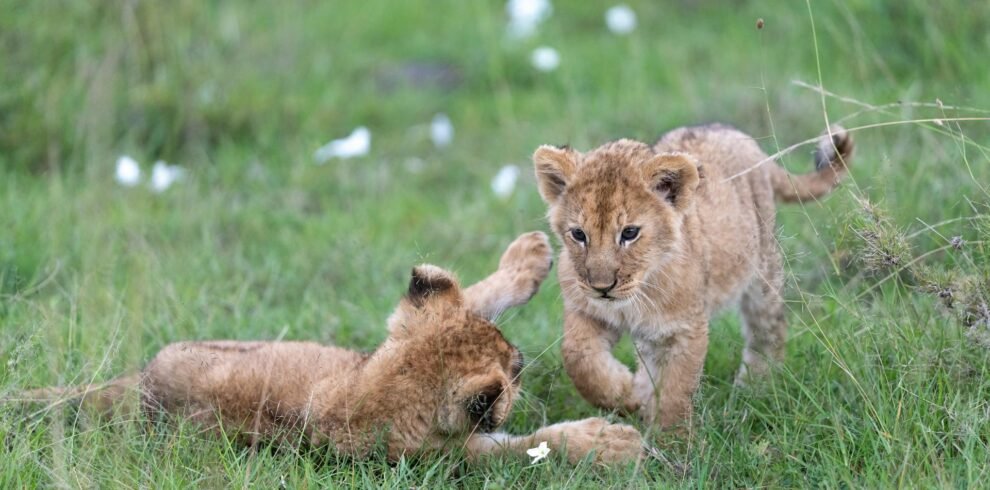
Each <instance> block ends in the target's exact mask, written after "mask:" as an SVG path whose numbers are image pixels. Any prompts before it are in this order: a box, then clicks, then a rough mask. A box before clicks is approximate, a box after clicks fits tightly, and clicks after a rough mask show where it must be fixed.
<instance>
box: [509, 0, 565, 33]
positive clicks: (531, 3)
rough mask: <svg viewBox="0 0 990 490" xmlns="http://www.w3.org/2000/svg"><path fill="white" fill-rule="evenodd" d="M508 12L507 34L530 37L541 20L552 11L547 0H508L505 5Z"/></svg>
mask: <svg viewBox="0 0 990 490" xmlns="http://www.w3.org/2000/svg"><path fill="white" fill-rule="evenodd" d="M505 11H506V13H508V14H509V36H511V37H514V38H517V39H519V38H525V37H530V36H532V35H533V34H535V33H536V28H537V27H538V26H539V25H540V23H541V22H543V21H544V20H546V19H547V18H548V17H550V14H552V13H553V6H551V5H550V1H549V0H509V2H508V3H507V4H506V5H505Z"/></svg>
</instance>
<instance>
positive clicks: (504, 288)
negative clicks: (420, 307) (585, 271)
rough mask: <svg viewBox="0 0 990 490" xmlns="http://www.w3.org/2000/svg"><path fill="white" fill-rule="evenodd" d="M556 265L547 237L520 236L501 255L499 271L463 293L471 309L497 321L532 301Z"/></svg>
mask: <svg viewBox="0 0 990 490" xmlns="http://www.w3.org/2000/svg"><path fill="white" fill-rule="evenodd" d="M551 265H553V249H552V248H550V240H549V239H547V236H546V234H544V233H543V232H539V231H533V232H530V233H526V234H523V235H520V236H519V238H516V239H515V241H513V242H512V243H511V244H510V245H509V248H507V249H506V250H505V253H503V254H502V258H501V260H499V263H498V270H497V271H495V272H494V273H492V275H490V276H488V277H487V278H485V279H483V280H481V281H480V282H478V283H476V284H474V285H473V286H471V287H469V288H467V289H465V290H464V293H463V294H464V300H465V301H466V302H467V306H468V309H470V310H471V311H473V312H474V313H475V314H477V315H479V316H482V317H484V318H488V319H491V320H494V319H495V318H497V317H498V316H499V315H500V314H501V313H502V312H503V311H505V310H507V309H509V308H511V307H513V306H518V305H521V304H523V303H526V302H527V301H529V299H530V298H532V297H533V295H534V294H536V291H537V290H538V289H539V288H540V283H542V282H543V280H544V279H546V277H547V274H549V273H550V267H551Z"/></svg>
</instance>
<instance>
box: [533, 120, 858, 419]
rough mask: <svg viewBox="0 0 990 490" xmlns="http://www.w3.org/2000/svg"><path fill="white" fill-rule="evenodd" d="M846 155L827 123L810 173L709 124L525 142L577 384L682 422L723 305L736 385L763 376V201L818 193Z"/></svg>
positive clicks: (768, 248) (778, 338) (769, 283)
mask: <svg viewBox="0 0 990 490" xmlns="http://www.w3.org/2000/svg"><path fill="white" fill-rule="evenodd" d="M852 151H853V141H852V138H851V137H850V136H849V135H848V133H847V132H846V131H845V130H843V129H842V128H838V127H835V128H832V130H831V131H830V132H829V136H826V137H823V138H822V140H821V142H820V144H819V145H818V150H817V153H816V155H815V161H816V165H817V172H814V173H810V174H805V175H791V174H790V173H788V172H787V171H786V170H785V169H783V168H782V167H780V166H778V165H777V164H776V163H774V162H768V161H767V159H768V157H767V155H766V154H765V153H764V152H763V151H762V150H760V147H759V146H758V145H757V144H756V142H755V141H754V140H753V139H752V138H751V137H750V136H748V135H746V134H744V133H742V132H740V131H737V130H736V129H733V128H731V127H727V126H723V125H709V126H700V127H688V128H679V129H675V130H673V131H671V132H669V133H667V134H665V135H664V136H663V137H661V138H660V140H659V141H658V142H657V143H656V144H655V145H653V146H652V147H650V146H649V145H646V144H644V143H640V142H637V141H631V140H626V139H623V140H619V141H615V142H612V143H608V144H605V145H603V146H601V147H599V148H596V149H594V150H592V151H590V152H588V153H584V154H582V153H579V152H577V151H575V150H573V149H570V148H567V147H563V148H557V147H553V146H541V147H540V148H539V149H537V150H536V153H535V154H534V155H533V160H534V164H535V167H536V177H537V182H538V186H539V191H540V194H541V196H542V197H543V199H544V201H546V202H547V204H548V205H549V220H550V226H551V227H552V229H553V231H554V232H555V233H556V235H557V236H558V237H559V238H560V240H561V242H563V248H562V250H561V253H560V263H559V266H558V274H559V278H560V287H561V289H562V291H563V295H564V341H563V344H562V351H563V358H564V365H565V368H566V369H567V373H568V374H569V375H570V377H571V379H572V380H573V381H574V384H575V386H576V387H577V389H578V391H579V392H581V394H582V395H583V396H584V397H585V398H586V399H587V400H588V401H590V402H591V403H593V404H595V405H598V406H600V407H604V408H610V409H612V408H617V409H622V410H626V411H630V412H636V411H638V413H639V414H640V415H641V416H642V417H643V418H644V419H645V420H647V421H649V422H652V423H655V424H658V425H659V426H661V427H668V426H671V425H674V424H677V423H679V422H681V421H684V420H685V419H687V418H688V417H690V414H691V399H692V395H693V394H694V392H695V390H696V389H697V387H698V382H699V378H700V376H701V369H702V365H703V363H704V359H705V353H706V351H707V349H708V321H709V318H711V316H712V314H714V313H715V312H716V311H717V310H719V309H720V308H722V307H723V306H725V305H728V304H732V303H736V302H738V304H739V305H740V309H741V311H742V319H743V322H742V325H743V336H744V338H745V342H746V345H745V349H744V350H743V362H742V366H741V367H740V370H739V375H738V376H737V381H739V382H742V381H744V380H745V377H746V374H747V373H749V374H760V373H763V372H765V371H766V370H767V368H768V362H769V361H772V360H775V359H779V358H780V357H781V356H782V354H783V350H784V338H785V334H786V330H787V319H786V312H785V309H784V304H783V300H782V297H781V288H782V286H783V282H784V275H783V272H782V268H781V256H780V251H779V249H778V246H777V241H776V237H775V235H774V226H775V225H774V220H775V207H774V200H775V199H777V200H781V201H785V202H793V201H805V200H809V199H816V198H818V197H821V196H824V195H825V194H827V193H828V192H829V191H830V190H831V189H832V188H833V187H834V186H835V185H836V184H837V183H838V181H839V179H840V178H841V177H842V176H843V175H844V174H845V172H846V165H847V164H848V163H849V158H850V157H851V155H852ZM737 174H738V175H737ZM624 332H628V333H630V334H631V335H632V338H633V340H634V343H635V345H636V349H637V353H638V358H639V362H638V369H637V371H636V374H635V375H633V374H632V373H631V372H630V370H629V369H628V368H627V367H626V366H625V365H623V364H622V363H620V362H618V361H617V360H616V359H615V358H614V357H613V356H612V355H611V349H612V347H613V346H614V345H615V343H616V341H617V340H618V339H619V336H620V335H621V334H622V333H624Z"/></svg>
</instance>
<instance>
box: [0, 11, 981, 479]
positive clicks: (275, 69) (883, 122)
mask: <svg viewBox="0 0 990 490" xmlns="http://www.w3.org/2000/svg"><path fill="white" fill-rule="evenodd" d="M628 5H629V6H630V7H631V8H632V10H633V11H635V13H636V16H637V21H638V25H637V28H636V29H635V30H634V31H633V32H631V33H629V34H627V35H619V34H615V33H613V32H610V30H609V29H608V28H607V27H606V24H605V20H604V15H605V11H606V9H608V8H609V7H611V6H613V4H611V3H599V2H578V1H568V2H564V1H557V2H553V11H552V14H551V15H549V17H547V18H546V19H545V20H544V21H543V22H542V23H540V24H539V27H538V29H537V31H536V33H535V34H534V35H533V36H531V37H527V38H522V39H514V38H512V37H511V36H509V35H508V34H507V22H508V19H507V14H506V4H505V3H504V2H501V1H453V0H451V1H402V2H398V1H395V2H392V1H384V0H375V1H363V2H345V1H332V2H279V3H276V2H207V1H201V0H200V1H185V0H175V1H169V2H152V1H137V0H129V1H110V0H108V1H78V2H70V1H36V2H35V1H31V2H26V1H15V0H0V12H3V15H0V47H2V52H3V56H2V58H0V205H2V207H3V211H2V212H0V361H2V362H0V395H3V394H10V393H14V392H16V391H18V390H20V389H23V388H26V387H32V386H41V385H49V384H69V383H79V382H85V381H88V380H92V379H95V380H103V379H109V378H110V377H112V376H115V375H117V374H119V373H122V372H126V371H128V370H134V369H137V368H138V367H139V366H141V365H142V363H143V362H144V361H146V360H147V359H148V358H149V357H150V356H151V355H153V353H154V352H156V351H157V350H158V349H159V348H160V347H161V346H163V345H164V344H166V343H168V342H172V341H176V340H182V339H207V338H237V339H275V338H284V339H307V340H316V341H321V342H331V343H335V344H338V345H343V346H346V347H352V348H358V349H371V348H374V346H376V345H377V344H378V343H379V342H380V341H381V340H382V339H383V338H384V336H385V331H384V320H385V318H386V317H387V315H388V314H389V312H390V309H391V307H392V306H394V304H395V302H396V301H397V299H398V297H399V295H400V294H401V292H402V290H403V289H404V285H405V281H406V277H407V274H408V270H409V268H410V267H411V266H412V265H414V264H416V263H419V262H424V261H430V262H433V263H436V264H439V265H442V266H445V267H448V268H452V269H454V270H456V271H457V272H458V273H459V275H460V276H461V278H462V280H463V281H464V282H466V283H467V282H471V281H473V280H476V279H479V278H480V277H482V276H483V275H484V274H485V273H487V272H489V271H490V270H492V269H493V268H494V267H495V264H496V263H497V259H498V255H499V253H500V251H501V250H502V248H503V247H504V246H505V245H506V244H507V243H508V242H509V241H511V239H512V238H513V237H515V236H516V235H517V234H519V233H522V232H524V231H529V230H532V229H545V228H546V226H545V221H544V219H543V216H544V213H545V207H544V205H543V203H542V202H541V201H540V199H539V196H538V194H537V192H536V189H535V186H534V182H533V178H532V175H531V167H530V163H529V155H530V154H531V152H532V151H533V150H534V149H535V148H536V147H537V146H538V145H539V144H543V143H555V144H557V143H569V144H571V145H573V146H575V147H576V148H578V149H580V150H587V149H590V148H591V147H593V146H597V145H598V144H601V143H603V142H605V141H608V140H611V139H616V138H619V137H632V138H638V139H642V140H645V141H651V140H653V139H655V138H656V137H657V136H659V135H660V134H662V133H663V132H664V131H666V130H668V129H671V128H673V127H676V126H680V125H685V124H697V123H705V122H712V121H722V122H727V123H731V124H733V125H735V126H737V127H739V128H741V129H742V130H744V131H746V132H748V133H750V134H752V135H754V137H756V138H757V140H758V141H759V142H760V144H761V145H762V147H763V148H764V149H765V150H766V151H767V152H768V153H773V152H776V151H777V150H779V149H783V148H785V147H788V146H789V145H791V144H793V143H796V142H799V141H802V140H806V139H808V138H812V137H814V136H815V135H817V134H818V133H819V132H820V131H821V130H822V129H823V128H824V127H825V120H826V116H827V119H828V120H829V121H833V122H834V121H836V120H840V119H841V120H843V124H844V125H845V126H846V127H847V128H857V127H862V126H868V127H867V128H864V129H861V130H856V131H855V132H854V136H855V138H856V140H857V144H858V150H857V154H856V158H855V161H854V163H853V170H852V176H851V177H852V178H850V179H849V181H848V183H847V184H846V185H845V186H843V187H842V188H841V189H840V190H838V191H837V192H836V193H835V194H834V195H833V196H832V197H831V198H830V199H828V200H827V202H825V203H824V204H823V205H819V204H808V205H804V206H791V207H782V208H781V210H780V225H779V226H780V233H779V235H780V241H781V245H782V247H783V248H784V250H785V253H786V256H787V269H788V272H789V283H788V298H789V300H790V302H789V305H790V308H791V315H790V318H791V322H792V328H791V335H792V340H791V343H790V345H789V347H788V359H787V361H786V362H785V365H784V366H782V368H781V370H780V373H778V375H775V376H774V378H773V380H772V381H770V382H768V383H767V384H766V386H762V387H755V388H751V389H745V390H743V389H735V388H733V387H732V386H731V380H732V375H733V373H734V370H735V369H736V366H737V365H738V362H739V357H740V354H739V352H740V349H741V339H740V336H739V333H738V327H737V325H738V322H737V320H736V318H735V316H734V315H727V316H725V317H724V318H720V319H718V320H717V321H716V322H715V323H714V324H713V334H712V348H711V351H710V354H709V358H708V363H707V366H706V377H705V380H704V383H703V387H702V390H701V393H700V395H699V398H698V405H697V410H696V414H697V416H696V418H695V429H694V431H693V432H692V433H691V434H688V435H684V436H674V435H665V434H662V435H657V434H652V435H651V441H652V442H653V443H655V444H656V445H657V446H658V447H661V448H662V449H663V450H664V451H665V452H666V453H668V457H669V459H670V460H671V461H673V462H674V464H669V463H664V462H661V461H657V460H654V459H650V460H647V461H645V462H644V463H643V464H641V465H637V466H635V467H632V466H631V467H629V468H619V469H613V470H608V471H605V470H601V469H598V468H594V467H592V466H591V465H581V466H578V467H576V468H575V467H570V466H567V465H566V464H565V463H564V461H563V459H557V460H554V459H553V458H551V459H550V460H549V461H548V462H547V463H543V464H541V465H537V466H534V467H530V466H527V465H525V464H524V463H525V461H514V460H509V459H506V460H499V459H496V460H492V461H490V462H486V463H484V464H479V465H467V464H465V463H463V462H461V461H460V460H459V459H458V458H456V457H448V458H422V459H420V460H417V461H414V462H408V461H404V462H402V463H400V464H398V465H387V464H385V463H384V461H383V460H382V459H380V458H379V459H377V460H375V459H373V460H372V461H369V462H356V461H337V460H334V459H331V461H329V462H326V461H322V460H321V459H320V458H314V457H313V456H312V455H299V454H296V453H294V452H292V451H288V452H286V451H275V452H271V453H269V452H261V453H257V454H255V453H249V452H248V451H243V450H239V449H238V448H236V447H231V446H229V445H227V444H226V443H225V442H224V441H213V440H209V439H203V438H199V437H197V436H196V435H195V430H194V429H191V428H190V429H188V430H186V429H180V430H177V431H176V432H174V433H169V434H151V435H148V434H144V433H143V432H142V431H141V430H140V425H139V424H123V425H124V427H121V425H122V424H119V423H118V424H110V425H106V426H100V425H97V426H79V425H78V424H74V423H72V421H73V420H75V419H74V418H72V417H68V418H69V419H70V420H69V421H68V422H66V421H65V420H64V419H65V418H66V417H42V418H38V417H35V418H27V419H25V418H24V417H21V416H18V415H17V414H18V413H19V412H15V411H14V409H11V408H9V407H2V408H0V414H2V415H3V417H2V418H0V434H2V435H3V439H4V441H5V443H4V444H2V445H0V486H2V487H24V486H36V485H39V484H41V485H46V486H68V487H91V486H125V487H134V486H190V485H196V486H211V487H215V486H260V487H272V486H275V485H281V484H283V482H287V483H285V485H288V486H292V487H302V486H307V485H333V486H338V485H339V486H352V485H353V486H374V487H377V486H394V487H410V486H430V487H438V486H472V487H473V486H487V487H493V488H497V487H508V486H538V487H559V486H578V487H590V486H604V487H609V486H614V487H621V488H625V487H641V486H656V485H663V486H668V485H669V486H702V485H705V484H713V485H716V486H731V487H739V486H746V487H755V486H770V487H778V486H786V487H791V486H810V485H815V486H841V487H850V486H852V487H859V486H868V487H888V486H908V487H912V486H919V487H928V486H951V487H957V486H961V487H966V486H980V485H981V482H983V481H985V479H986V477H987V476H990V475H988V473H990V469H988V465H987V463H986V462H987V460H988V459H990V451H988V444H990V428H988V424H987V419H988V417H990V404H988V399H990V381H988V380H990V376H987V375H988V374H990V368H988V367H987V361H988V354H987V353H988V349H987V346H988V345H990V341H988V340H986V338H990V333H986V335H987V337H981V335H984V332H983V330H981V329H990V325H988V324H987V321H986V319H984V318H983V317H981V316H980V315H981V313H980V310H979V306H980V302H981V301H982V302H983V305H984V308H985V307H986V306H985V304H986V301H987V291H988V289H990V286H988V285H990V279H988V274H987V271H988V265H987V264H988V257H990V254H988V253H987V251H988V248H987V244H986V243H984V242H985V241H986V240H987V236H990V223H988V221H990V219H988V218H987V212H988V211H987V205H988V201H990V194H988V192H987V190H988V186H990V184H988V183H990V166H988V164H987V163H988V155H990V154H988V149H990V148H988V144H990V142H988V138H987V137H988V135H990V124H988V122H987V120H986V118H987V117H988V115H990V91H988V87H990V70H987V68H986V55H987V53H988V52H990V3H988V2H968V1H962V0H958V1H947V2H938V3H937V4H936V3H933V2H927V1H923V0H903V1H893V0H891V1H868V0H850V1H832V0H813V1H807V2H799V1H794V2H769V1H756V0H724V1H716V0H668V1H659V2H650V1H630V2H628ZM757 19H763V26H762V29H758V28H757ZM539 46H550V47H553V48H554V49H556V50H557V52H558V53H559V56H560V66H559V68H557V69H556V70H553V71H549V72H544V71H540V70H537V69H536V68H535V67H534V66H533V65H532V64H531V60H530V57H531V53H532V51H533V50H534V49H535V48H537V47H539ZM794 81H799V82H803V83H804V84H805V85H810V86H817V85H819V84H822V85H823V86H824V88H825V90H827V91H829V93H831V94H837V95H835V96H833V95H826V96H823V95H822V94H821V93H819V92H818V91H815V90H812V89H809V88H808V87H807V86H802V85H801V84H796V83H794ZM437 113H444V114H447V115H448V116H449V118H450V120H451V121H452V124H453V128H454V131H455V133H454V139H453V141H452V143H451V144H450V145H449V146H447V147H443V148H440V147H437V146H435V145H434V144H433V143H432V142H431V140H430V121H431V120H432V118H433V117H434V115H435V114H437ZM844 118H845V119H844ZM959 118H964V119H967V120H957V119H959ZM873 125H876V127H872V126H873ZM358 126H365V127H367V128H368V129H369V130H370V132H371V134H372V138H371V149H370V152H369V154H368V155H366V156H361V157H357V158H353V159H331V160H330V161H328V162H326V163H325V164H322V165H319V164H317V163H316V162H315V161H314V157H313V154H314V152H315V151H316V149H317V148H319V147H321V146H322V145H324V144H325V143H327V142H328V141H330V140H332V139H336V138H341V137H344V136H346V135H348V134H349V133H350V132H351V131H352V130H353V129H354V128H355V127H358ZM808 150H809V149H808V147H801V148H798V149H797V150H796V151H794V152H793V153H791V154H788V155H786V156H785V157H784V158H783V161H784V163H785V164H786V165H787V166H788V167H789V168H790V169H792V170H793V171H796V172H804V171H808V170H810V169H811V163H810V162H811V157H810V153H809V151H808ZM125 154H126V155H130V156H132V157H133V158H135V159H136V160H137V161H138V162H140V164H141V168H142V177H143V180H142V183H141V184H140V185H138V186H135V187H125V186H122V185H120V184H118V183H117V182H115V180H114V172H115V162H116V161H117V159H118V157H120V156H121V155H125ZM156 160H164V161H167V162H169V163H171V164H177V165H180V166H181V167H182V168H183V169H185V175H184V178H183V179H182V180H180V181H178V182H176V183H175V184H174V185H173V186H172V187H170V188H169V189H167V190H165V191H164V192H160V193H157V192H153V191H152V190H150V189H149V188H148V185H147V178H148V175H149V174H150V173H151V164H152V162H154V161H156ZM505 165H516V166H518V167H519V168H520V169H521V175H520V178H519V181H518V183H517V184H516V186H515V190H514V191H513V192H512V193H511V194H510V195H508V196H507V197H500V196H498V195H496V194H495V193H493V192H492V189H491V181H492V179H493V177H494V176H495V175H496V173H497V172H498V171H499V169H500V168H502V167H503V166H505ZM929 225H933V226H932V227H929ZM935 225H937V226H935ZM956 236H959V237H962V239H963V240H964V242H963V243H965V245H964V246H962V247H958V248H957V247H952V246H950V243H951V239H952V238H953V237H956ZM885 254H886V255H885ZM878 256H879V257H880V258H881V259H884V257H886V258H887V259H890V258H891V257H893V258H894V259H896V260H892V259H891V260H886V261H885V260H880V261H879V262H880V263H881V264H880V265H879V266H878V265H877V261H876V260H875V259H876V258H877V257H878ZM884 262H885V263H886V265H887V266H888V269H887V270H881V269H882V266H883V263H884ZM981 281H982V282H981ZM945 291H949V293H950V296H952V295H954V297H955V298H956V300H955V302H954V303H953V302H952V301H946V297H945V294H944V293H945ZM932 292H934V293H936V294H930V293H932ZM938 293H942V296H941V297H939V294H938ZM960 305H961V306H960ZM970 307H973V308H971V310H972V311H971V312H969V311H970V310H968V309H966V308H970ZM561 308H562V306H561V301H560V291H559V288H558V287H557V284H556V281H555V280H553V279H551V280H548V282H547V283H546V284H545V285H544V286H543V288H542V291H541V293H540V294H539V295H538V296H537V297H536V298H535V299H534V301H533V302H532V303H531V304H530V305H529V306H527V307H526V308H524V309H523V310H520V311H519V312H518V313H513V314H511V315H508V316H507V317H506V318H504V319H503V321H502V322H501V325H502V326H503V329H504V331H505V333H506V335H507V337H508V338H509V339H510V340H511V341H512V342H514V343H516V344H518V345H519V346H520V348H522V350H523V351H524V352H525V353H526V355H527V359H529V360H531V363H530V365H529V367H528V368H527V375H526V379H525V381H524V386H525V387H526V389H527V395H526V397H525V399H524V400H522V401H521V402H520V403H519V404H518V405H517V407H516V414H515V415H514V417H513V418H512V420H511V421H510V423H509V429H511V430H513V431H526V430H532V429H535V428H536V427H538V426H540V425H543V424H544V423H547V422H554V421H558V420H562V419H567V418H576V417H585V416H591V415H595V414H598V413H599V411H597V410H595V409H593V408H592V407H590V405H588V404H586V403H585V402H583V401H582V400H581V399H580V397H579V396H578V395H577V393H576V391H574V389H573V387H572V386H571V384H570V381H569V380H568V379H567V377H566V375H565V374H564V373H563V371H562V368H561V365H560V360H559V353H558V350H559V349H558V346H557V342H558V341H559V338H560V333H561ZM960 308H962V309H960ZM981 321H983V322H984V323H980V322H981ZM981 342H985V343H981ZM619 355H620V357H621V358H622V359H624V360H626V361H629V362H631V361H632V360H633V357H632V353H631V351H630V349H629V348H628V345H625V344H624V345H622V346H620V349H619Z"/></svg>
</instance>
